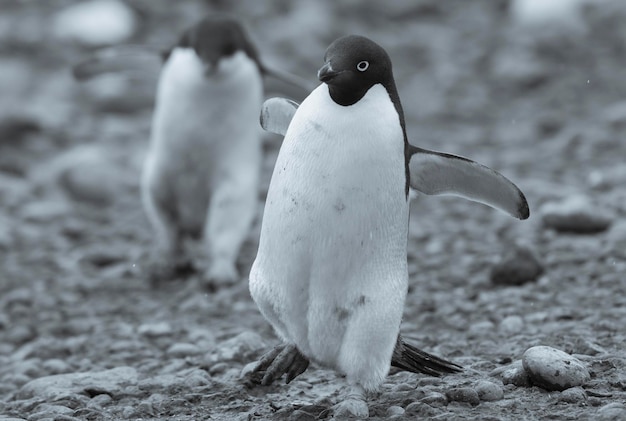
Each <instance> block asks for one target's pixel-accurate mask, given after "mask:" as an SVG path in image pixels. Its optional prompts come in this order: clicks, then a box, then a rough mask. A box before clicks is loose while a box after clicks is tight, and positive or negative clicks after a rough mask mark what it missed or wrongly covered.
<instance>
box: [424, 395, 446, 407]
mask: <svg viewBox="0 0 626 421" xmlns="http://www.w3.org/2000/svg"><path fill="white" fill-rule="evenodd" d="M420 402H422V403H427V404H428V405H430V406H433V407H435V408H441V407H444V406H446V405H448V398H447V397H446V395H444V394H443V393H440V392H430V393H429V394H427V395H426V396H424V397H423V398H422V399H420Z"/></svg>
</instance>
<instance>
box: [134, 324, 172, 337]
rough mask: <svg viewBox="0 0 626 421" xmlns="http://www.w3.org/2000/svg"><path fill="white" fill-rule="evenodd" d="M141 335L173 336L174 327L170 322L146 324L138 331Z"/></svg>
mask: <svg viewBox="0 0 626 421" xmlns="http://www.w3.org/2000/svg"><path fill="white" fill-rule="evenodd" d="M137 332H138V333H139V334H140V335H144V336H150V337H158V336H166V335H171V334H172V332H173V329H172V326H171V325H170V324H169V323H168V322H156V323H144V324H142V325H141V326H139V328H138V329H137Z"/></svg>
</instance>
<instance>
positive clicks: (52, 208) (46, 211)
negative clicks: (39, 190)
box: [20, 200, 70, 223]
mask: <svg viewBox="0 0 626 421" xmlns="http://www.w3.org/2000/svg"><path fill="white" fill-rule="evenodd" d="M69 213H70V207H69V205H68V204H67V203H66V202H63V201H60V200H37V201H33V202H30V203H27V204H26V205H24V206H23V207H22V208H21V210H20V214H21V216H22V218H24V219H25V220H26V221H30V222H37V223H50V222H54V221H56V220H58V219H60V218H63V217H64V216H66V215H68V214H69Z"/></svg>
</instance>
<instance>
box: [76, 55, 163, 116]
mask: <svg viewBox="0 0 626 421" xmlns="http://www.w3.org/2000/svg"><path fill="white" fill-rule="evenodd" d="M159 58H160V57H158V56H157V57H155V62H156V63H155V64H154V75H155V77H154V78H152V79H156V78H157V77H158V74H159V70H160V65H161V63H160V62H158V60H159ZM146 70H148V69H146ZM148 73H149V72H148ZM147 79H150V78H147ZM77 89H78V92H79V93H80V94H81V95H84V96H85V98H86V100H88V101H89V103H90V104H91V105H92V106H93V109H94V111H96V112H99V113H110V114H122V115H126V116H128V115H130V114H133V113H137V112H140V111H146V110H150V109H151V108H152V107H153V106H154V85H153V84H152V83H148V81H147V80H146V81H144V80H143V79H141V80H137V79H136V78H131V77H129V75H128V74H124V73H122V74H119V73H108V74H100V75H98V77H97V78H94V79H91V80H89V83H87V84H82V85H80V86H79V87H78V88H77Z"/></svg>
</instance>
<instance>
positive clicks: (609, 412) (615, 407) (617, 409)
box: [596, 402, 626, 421]
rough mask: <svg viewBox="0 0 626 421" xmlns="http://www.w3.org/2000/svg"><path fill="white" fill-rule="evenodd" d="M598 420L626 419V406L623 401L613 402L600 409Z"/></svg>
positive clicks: (620, 420) (619, 420) (618, 420)
mask: <svg viewBox="0 0 626 421" xmlns="http://www.w3.org/2000/svg"><path fill="white" fill-rule="evenodd" d="M596 420H598V421H622V420H626V407H625V406H624V404H623V403H619V402H612V403H610V404H607V405H604V406H603V407H601V408H600V409H598V412H597V417H596Z"/></svg>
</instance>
